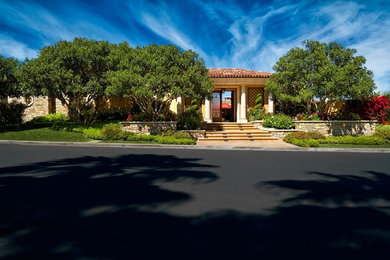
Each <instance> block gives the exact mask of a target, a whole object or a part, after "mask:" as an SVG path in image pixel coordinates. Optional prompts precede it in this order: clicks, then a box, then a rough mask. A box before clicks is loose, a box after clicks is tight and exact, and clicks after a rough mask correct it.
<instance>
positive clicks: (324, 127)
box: [294, 120, 378, 136]
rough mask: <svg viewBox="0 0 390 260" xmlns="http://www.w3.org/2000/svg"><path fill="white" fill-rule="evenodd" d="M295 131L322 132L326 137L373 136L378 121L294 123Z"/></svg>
mask: <svg viewBox="0 0 390 260" xmlns="http://www.w3.org/2000/svg"><path fill="white" fill-rule="evenodd" d="M294 123H295V129H297V130H298V131H304V132H314V131H317V132H320V133H321V134H323V135H325V136H332V135H333V136H342V135H372V134H373V133H375V128H376V124H377V123H378V122H377V121H370V120H359V121H341V120H340V121H294Z"/></svg>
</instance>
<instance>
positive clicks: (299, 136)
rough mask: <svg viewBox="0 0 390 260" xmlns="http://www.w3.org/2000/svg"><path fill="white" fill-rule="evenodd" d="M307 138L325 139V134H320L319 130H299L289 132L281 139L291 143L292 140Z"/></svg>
mask: <svg viewBox="0 0 390 260" xmlns="http://www.w3.org/2000/svg"><path fill="white" fill-rule="evenodd" d="M308 139H315V140H318V139H325V136H324V135H322V134H321V133H319V132H302V131H299V132H293V133H290V134H288V135H286V136H285V137H284V138H283V141H285V142H287V143H291V141H292V140H308Z"/></svg>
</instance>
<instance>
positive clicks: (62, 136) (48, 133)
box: [0, 114, 196, 145]
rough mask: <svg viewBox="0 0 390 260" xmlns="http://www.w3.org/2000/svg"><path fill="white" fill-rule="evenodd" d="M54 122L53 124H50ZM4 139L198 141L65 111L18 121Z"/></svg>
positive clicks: (189, 143)
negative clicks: (87, 120)
mask: <svg viewBox="0 0 390 260" xmlns="http://www.w3.org/2000/svg"><path fill="white" fill-rule="evenodd" d="M48 126H51V127H48ZM0 140H24V141H58V142H88V141H92V140H98V141H99V142H104V143H109V142H115V143H120V142H123V143H145V144H177V145H194V144H196V141H195V140H193V139H192V138H191V136H190V135H189V134H188V133H185V132H173V131H171V132H167V133H166V135H165V136H163V135H143V134H135V133H131V132H126V131H123V130H122V129H121V125H120V124H119V123H118V122H111V123H110V122H97V123H95V124H93V125H91V126H81V125H78V124H75V123H73V122H70V121H69V118H67V117H65V116H64V115H61V114H58V115H55V114H51V115H47V116H45V117H38V118H35V119H33V120H31V121H29V122H27V123H25V124H21V125H14V126H12V127H11V128H8V129H6V130H3V132H1V133H0Z"/></svg>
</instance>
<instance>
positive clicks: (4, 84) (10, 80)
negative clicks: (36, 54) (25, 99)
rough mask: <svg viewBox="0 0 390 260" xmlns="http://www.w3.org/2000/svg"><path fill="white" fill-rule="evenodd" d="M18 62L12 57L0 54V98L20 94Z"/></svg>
mask: <svg viewBox="0 0 390 260" xmlns="http://www.w3.org/2000/svg"><path fill="white" fill-rule="evenodd" d="M19 65H20V64H19V62H18V61H17V60H15V59H14V58H5V57H4V56H2V55H0V99H1V98H6V97H8V96H11V97H17V96H20V94H21V91H20V88H19V85H18V79H17V71H18V69H19V67H20V66H19Z"/></svg>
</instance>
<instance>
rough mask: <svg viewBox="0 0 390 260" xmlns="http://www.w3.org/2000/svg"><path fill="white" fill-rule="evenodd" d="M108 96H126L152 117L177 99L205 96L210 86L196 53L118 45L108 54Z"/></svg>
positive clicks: (159, 47)
mask: <svg viewBox="0 0 390 260" xmlns="http://www.w3.org/2000/svg"><path fill="white" fill-rule="evenodd" d="M109 60H110V66H111V67H112V68H113V70H112V71H110V72H109V73H108V75H109V77H108V78H109V79H110V82H111V86H110V87H109V88H108V93H110V95H114V96H124V97H130V98H131V100H132V102H134V104H136V105H137V106H138V107H139V109H140V110H141V112H142V113H147V114H149V115H151V116H152V117H153V118H156V117H157V116H158V115H159V114H161V113H164V112H166V111H167V110H168V109H169V105H170V104H171V102H172V100H173V99H175V98H176V97H178V96H183V97H186V98H190V99H202V98H205V97H208V96H209V95H210V94H211V92H212V90H213V88H214V86H213V83H212V81H211V79H210V78H209V76H208V69H207V68H206V67H205V65H204V61H203V60H202V59H200V58H199V56H198V54H197V53H195V52H193V51H191V50H188V51H183V50H181V49H179V48H177V47H176V46H173V45H162V46H158V45H155V44H152V45H149V46H145V47H142V48H141V47H137V48H135V49H133V48H131V47H129V46H128V45H127V44H126V43H123V44H119V45H118V46H117V48H115V50H113V51H112V52H111V54H110V58H109Z"/></svg>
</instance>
